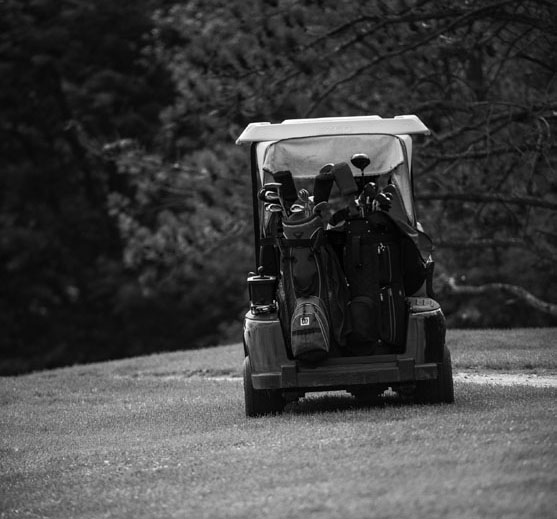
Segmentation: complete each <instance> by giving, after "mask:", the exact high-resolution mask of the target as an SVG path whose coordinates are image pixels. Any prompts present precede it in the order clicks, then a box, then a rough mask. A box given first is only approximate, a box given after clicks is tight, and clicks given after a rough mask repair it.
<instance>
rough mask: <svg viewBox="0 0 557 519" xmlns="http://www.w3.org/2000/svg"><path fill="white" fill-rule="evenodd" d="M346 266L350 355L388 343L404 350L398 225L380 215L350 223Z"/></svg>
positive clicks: (373, 349)
mask: <svg viewBox="0 0 557 519" xmlns="http://www.w3.org/2000/svg"><path fill="white" fill-rule="evenodd" d="M343 263H344V271H345V273H346V277H347V279H348V284H349V289H350V304H349V309H350V317H351V323H352V331H351V333H350V335H349V336H348V349H349V351H350V352H351V353H352V354H353V355H369V354H373V353H375V352H376V350H377V348H378V347H380V346H383V345H384V343H386V345H388V347H390V348H393V347H394V348H393V349H396V348H398V347H401V346H403V345H404V343H405V334H406V318H407V316H406V313H407V310H406V303H405V291H404V281H403V269H402V253H401V236H400V231H399V230H398V228H397V226H396V224H395V223H394V222H393V221H392V220H391V218H390V217H389V216H387V215H386V214H385V213H384V212H382V211H377V212H373V213H371V214H370V215H368V216H367V217H366V218H354V219H348V220H347V221H346V242H345V245H344V252H343Z"/></svg>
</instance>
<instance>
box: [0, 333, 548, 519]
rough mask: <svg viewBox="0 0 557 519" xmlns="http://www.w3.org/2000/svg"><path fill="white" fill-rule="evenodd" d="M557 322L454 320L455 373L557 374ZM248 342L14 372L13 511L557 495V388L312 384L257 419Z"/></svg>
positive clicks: (514, 509)
mask: <svg viewBox="0 0 557 519" xmlns="http://www.w3.org/2000/svg"><path fill="white" fill-rule="evenodd" d="M555 337H556V330H555V329H542V330H518V331H516V330H510V331H501V330H492V331H478V332H464V331H454V332H450V333H449V337H448V341H449V344H450V345H451V348H452V351H453V359H454V364H455V371H459V370H474V371H481V370H485V369H498V370H499V371H505V370H506V371H508V372H513V371H533V372H543V373H545V374H546V375H548V376H557V369H556V366H555V353H554V352H555V349H554V348H555V346H554V344H555ZM242 357H243V353H242V347H241V345H232V346H220V347H217V348H212V349H206V350H198V351H186V352H179V353H171V354H163V355H155V356H150V357H142V358H136V359H127V360H121V361H115V362H108V363H102V364H94V365H88V366H77V367H73V368H66V369H60V370H55V371H51V372H41V373H35V374H31V375H26V376H22V377H17V378H3V379H0V404H1V406H2V407H1V418H0V420H1V429H0V433H1V440H0V441H1V443H0V448H1V450H0V456H1V457H0V463H1V469H0V477H1V479H0V517H2V518H11V517H14V518H16V517H17V518H19V517H52V518H97V517H138V518H142V517H145V518H154V517H165V518H166V517H183V518H186V517H187V518H198V517H199V518H203V517H223V518H224V517H238V518H241V517H242V518H243V517H257V518H259V517H269V518H283V517H300V518H302V517H319V518H337V517H346V518H360V517H381V518H390V517H392V518H400V517H486V518H487V517H489V518H492V517H508V518H515V517H516V518H525V517H528V518H532V517H539V518H547V517H552V516H554V511H555V507H556V506H557V498H556V497H555V496H556V495H557V492H556V491H557V473H556V470H555V469H556V466H557V465H556V461H557V449H556V447H557V445H556V444H557V442H556V436H555V432H554V431H555V425H556V423H555V422H556V418H555V417H556V416H557V412H556V411H557V403H556V402H557V398H556V397H557V389H556V388H555V387H548V388H534V387H529V386H512V387H510V386H496V385H476V384H471V383H464V382H457V383H456V403H455V404H454V405H439V406H418V405H409V404H401V403H399V402H397V401H392V402H391V401H390V400H387V402H386V403H385V404H384V405H381V406H376V407H358V406H356V405H355V402H354V400H353V399H352V398H351V397H349V396H348V395H345V394H344V393H330V394H326V395H319V394H314V395H311V397H309V398H306V399H304V400H302V401H300V403H297V404H292V405H291V406H289V407H288V408H287V411H286V413H285V414H284V415H282V416H278V417H266V418H260V419H247V418H245V417H244V408H243V394H242V383H241V381H240V380H239V379H238V378H237V376H238V375H239V373H240V366H241V361H242Z"/></svg>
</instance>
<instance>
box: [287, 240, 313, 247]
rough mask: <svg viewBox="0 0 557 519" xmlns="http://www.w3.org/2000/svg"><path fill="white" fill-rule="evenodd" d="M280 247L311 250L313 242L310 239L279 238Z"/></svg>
mask: <svg viewBox="0 0 557 519" xmlns="http://www.w3.org/2000/svg"><path fill="white" fill-rule="evenodd" d="M280 242H281V245H282V246H283V247H285V248H288V247H304V248H312V247H313V240H312V239H287V238H281V239H280Z"/></svg>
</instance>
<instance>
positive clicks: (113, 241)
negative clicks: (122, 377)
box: [0, 0, 557, 371]
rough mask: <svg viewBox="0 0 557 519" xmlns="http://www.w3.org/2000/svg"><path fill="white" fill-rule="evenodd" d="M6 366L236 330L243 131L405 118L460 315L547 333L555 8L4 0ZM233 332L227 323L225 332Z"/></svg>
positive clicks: (0, 91) (426, 215) (464, 321)
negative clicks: (415, 122)
mask: <svg viewBox="0 0 557 519" xmlns="http://www.w3.org/2000/svg"><path fill="white" fill-rule="evenodd" d="M0 11H1V12H0V29H1V31H0V102H1V103H2V106H3V107H5V109H3V116H2V119H1V122H0V132H1V139H0V148H1V149H0V165H1V169H0V188H1V189H0V193H1V194H0V196H1V198H0V200H1V206H0V225H1V230H0V232H1V236H2V238H1V240H0V257H1V264H0V269H1V270H0V279H1V281H2V298H1V300H0V301H1V303H0V304H1V317H0V319H1V325H2V329H3V334H2V342H1V345H0V348H1V352H2V358H3V359H4V362H3V366H4V367H3V368H2V369H3V370H4V371H9V370H12V371H17V370H26V369H30V368H34V367H41V366H54V365H60V364H64V363H71V362H81V361H91V360H95V359H104V358H112V357H118V356H125V355H133V354H139V353H147V352H153V351H160V350H168V349H179V348H186V347H194V346H203V345H208V344H211V343H214V342H215V341H218V340H219V339H220V340H239V334H238V333H239V327H238V323H239V320H240V317H241V314H242V312H243V309H244V307H245V297H246V294H245V286H244V281H245V274H246V273H247V271H248V270H250V269H253V267H254V266H253V265H252V252H251V249H250V246H251V236H250V229H251V226H250V203H249V193H250V191H249V175H248V171H247V168H248V160H247V150H244V149H239V148H237V147H235V146H234V144H233V142H234V139H235V138H236V137H237V135H238V134H239V132H240V131H241V130H242V128H243V127H244V126H245V125H246V124H247V123H248V122H251V121H272V122H278V121H281V120H283V119H286V118H294V117H318V116H336V115H361V114H379V115H383V116H387V117H388V116H393V115H397V114H404V113H415V114H417V115H419V116H420V117H421V118H422V119H423V120H424V122H425V123H426V124H427V125H428V126H429V127H430V128H431V129H432V136H431V137H428V138H426V139H423V140H418V141H417V142H416V143H415V152H414V156H415V161H414V171H415V175H416V195H417V198H418V200H419V216H420V219H421V221H422V224H423V225H424V227H425V228H426V230H428V231H429V232H430V234H431V235H432V236H433V237H434V240H435V243H436V246H437V249H438V250H437V260H438V268H437V271H438V276H437V279H436V286H437V289H438V291H439V292H440V297H441V298H442V300H443V301H442V302H443V305H444V308H445V310H446V313H447V317H448V319H449V323H450V324H451V325H453V326H514V325H518V326H531V325H548V324H553V325H555V324H556V322H557V320H556V317H555V313H556V312H555V303H554V302H555V301H556V299H555V289H556V288H557V283H556V280H557V271H556V267H555V264H556V262H555V258H556V249H557V229H556V225H555V221H556V218H555V214H556V209H557V176H556V174H555V164H556V162H555V159H556V149H555V137H554V135H555V129H556V118H557V116H556V114H557V87H556V81H557V78H556V70H557V51H556V50H555V49H556V48H557V46H556V43H557V29H556V27H557V12H556V8H555V7H554V3H553V2H550V1H544V0H499V1H497V0H492V1H488V2H485V1H479V0H468V1H456V0H444V1H433V0H398V1H396V2H387V1H373V2H363V1H362V2H338V1H332V0H313V1H310V2H304V3H303V4H300V3H299V2H295V1H292V0H276V1H266V2H256V3H254V5H250V6H249V7H247V6H246V5H245V3H244V2H240V1H236V0H232V1H226V2H225V1H221V0H207V1H201V0H190V1H189V2H187V3H174V2H168V1H163V0H158V1H157V0H140V1H138V2H110V1H108V0H96V1H94V2H89V1H86V0H83V1H79V0H74V1H70V0H61V1H56V2H55V1H54V0H30V1H28V2H21V1H13V0H7V1H4V2H2V3H1V4H0ZM235 334H236V335H235Z"/></svg>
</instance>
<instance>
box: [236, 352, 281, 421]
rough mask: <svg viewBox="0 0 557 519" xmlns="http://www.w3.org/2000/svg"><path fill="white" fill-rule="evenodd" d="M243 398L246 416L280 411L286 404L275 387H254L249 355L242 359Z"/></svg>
mask: <svg viewBox="0 0 557 519" xmlns="http://www.w3.org/2000/svg"><path fill="white" fill-rule="evenodd" d="M243 371H244V400H245V405H246V416H248V417H253V416H262V415H266V414H279V413H282V411H283V409H284V406H285V404H286V402H285V400H284V398H283V397H282V394H281V392H280V391H279V390H276V389H254V387H253V384H252V382H251V364H250V360H249V357H246V358H245V359H244V369H243Z"/></svg>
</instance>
